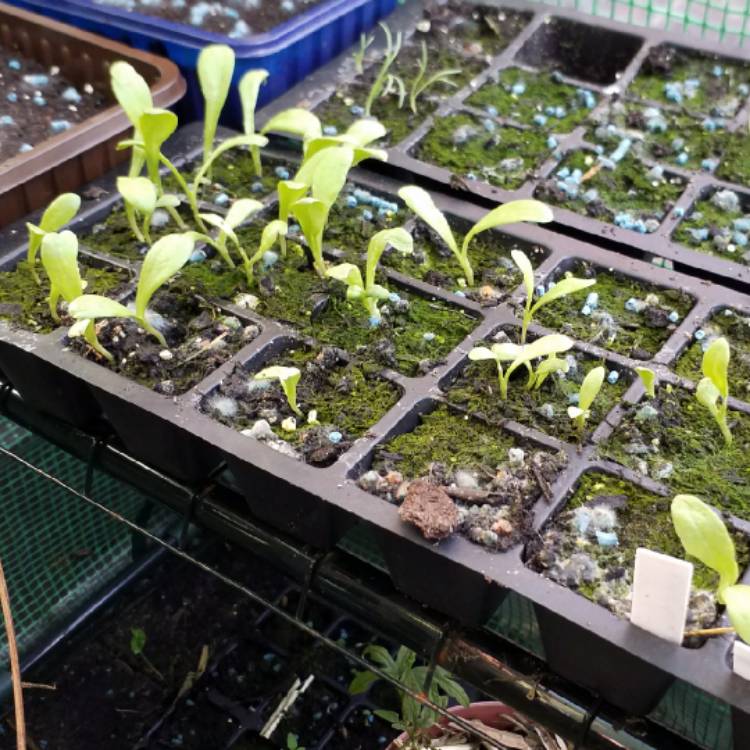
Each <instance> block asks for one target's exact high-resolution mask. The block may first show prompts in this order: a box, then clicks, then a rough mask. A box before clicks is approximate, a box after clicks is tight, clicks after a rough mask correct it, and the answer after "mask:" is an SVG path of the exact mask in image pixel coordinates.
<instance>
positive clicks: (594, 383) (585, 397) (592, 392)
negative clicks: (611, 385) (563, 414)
mask: <svg viewBox="0 0 750 750" xmlns="http://www.w3.org/2000/svg"><path fill="white" fill-rule="evenodd" d="M603 382H604V368H603V367H594V369H593V370H590V371H589V372H588V373H587V375H586V377H585V378H584V379H583V383H581V389H580V391H579V392H578V405H577V406H569V407H568V416H569V417H570V418H571V419H572V420H573V421H574V422H575V423H576V427H577V428H578V432H579V434H580V435H583V430H584V428H585V426H586V420H587V419H588V418H589V417H590V416H591V405H592V404H593V403H594V400H595V399H596V397H597V396H598V395H599V391H600V390H601V389H602V383H603Z"/></svg>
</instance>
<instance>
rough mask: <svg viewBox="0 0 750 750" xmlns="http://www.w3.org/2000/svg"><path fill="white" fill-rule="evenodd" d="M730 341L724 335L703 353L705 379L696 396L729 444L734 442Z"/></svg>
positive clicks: (697, 389)
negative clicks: (728, 415) (729, 422)
mask: <svg viewBox="0 0 750 750" xmlns="http://www.w3.org/2000/svg"><path fill="white" fill-rule="evenodd" d="M729 356H730V352H729V342H728V341H727V340H726V339H725V338H724V337H723V336H722V337H721V338H718V339H716V340H715V341H713V342H711V344H710V345H709V347H708V349H706V351H705V352H704V353H703V364H702V370H703V375H704V377H703V379H702V380H701V381H700V382H699V383H698V387H697V388H696V390H695V397H696V398H697V399H698V401H699V402H700V403H701V404H702V405H703V406H705V407H706V409H708V411H709V412H710V413H711V416H712V417H713V418H714V419H715V420H716V424H718V425H719V429H720V430H721V434H722V435H723V436H724V440H725V442H726V444H727V445H731V443H732V432H731V430H730V429H729V424H728V423H727V414H728V410H729Z"/></svg>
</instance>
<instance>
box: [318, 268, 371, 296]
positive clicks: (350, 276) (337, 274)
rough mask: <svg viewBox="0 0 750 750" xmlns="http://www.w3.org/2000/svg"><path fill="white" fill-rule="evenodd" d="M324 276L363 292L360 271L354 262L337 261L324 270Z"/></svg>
mask: <svg viewBox="0 0 750 750" xmlns="http://www.w3.org/2000/svg"><path fill="white" fill-rule="evenodd" d="M326 276H328V277H330V278H332V279H336V281H341V282H343V283H344V284H346V285H347V286H348V287H349V288H351V287H356V288H359V290H360V294H361V293H362V292H364V289H365V285H364V282H363V281H362V272H361V271H360V270H359V268H357V266H355V265H354V263H339V264H338V265H337V266H332V267H331V268H329V269H328V270H327V271H326Z"/></svg>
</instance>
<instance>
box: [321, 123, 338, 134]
mask: <svg viewBox="0 0 750 750" xmlns="http://www.w3.org/2000/svg"><path fill="white" fill-rule="evenodd" d="M338 132H339V129H338V128H337V127H336V126H335V125H326V126H325V127H324V128H323V135H338Z"/></svg>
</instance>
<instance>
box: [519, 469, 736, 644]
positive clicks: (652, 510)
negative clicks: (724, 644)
mask: <svg viewBox="0 0 750 750" xmlns="http://www.w3.org/2000/svg"><path fill="white" fill-rule="evenodd" d="M670 500H671V498H670V497H663V496H661V495H657V494H654V493H653V492H648V491H646V490H644V489H643V488H642V487H639V486H638V485H636V484H632V483H631V482H627V481H625V480H623V479H620V478H618V477H616V476H614V475H612V474H605V473H603V472H599V471H590V472H587V473H585V474H583V476H582V477H581V478H580V480H579V482H578V485H577V487H576V488H575V490H574V491H573V493H572V496H571V497H570V499H569V500H568V502H567V504H566V505H565V507H564V509H563V510H562V512H561V513H560V514H559V515H558V516H557V517H556V518H555V519H554V520H553V521H552V523H551V524H549V526H548V527H547V528H546V530H544V531H543V532H542V534H541V537H540V538H539V539H538V540H535V541H534V542H532V544H531V545H530V547H529V549H528V550H527V565H529V567H531V568H533V569H534V570H536V571H538V572H539V573H542V574H543V575H544V576H546V577H547V578H551V579H552V580H553V581H556V582H557V583H559V584H561V585H562V586H567V587H568V588H570V589H573V590H574V591H577V592H578V593H579V594H581V595H582V596H585V597H586V598H587V599H590V600H591V601H593V602H596V603H597V604H600V605H601V606H604V607H606V608H607V609H609V610H610V611H611V612H613V613H614V614H616V615H617V616H618V617H622V618H623V619H627V618H628V617H629V615H630V603H631V597H632V585H633V568H634V564H635V553H636V550H637V549H638V548H639V547H646V548H647V549H650V550H653V551H654V552H661V553H662V554H666V555H672V556H673V557H677V558H680V559H684V558H685V552H684V550H683V547H682V544H681V543H680V540H679V539H678V537H677V534H676V533H675V531H674V527H673V525H672V517H671V514H670V511H669V504H670ZM734 537H735V544H736V545H737V552H738V557H739V560H740V561H741V563H747V561H748V558H750V551H749V550H748V544H747V539H746V538H745V537H744V536H743V535H741V534H735V535H734ZM691 562H692V563H693V564H694V565H695V571H694V574H693V590H692V594H691V598H690V605H689V608H688V615H687V620H686V623H685V624H686V629H689V630H697V629H700V628H708V627H711V626H712V625H713V624H714V622H715V621H716V619H717V617H718V612H719V607H718V603H717V601H716V598H715V591H716V587H717V585H718V575H717V574H716V573H715V572H714V571H713V570H711V569H710V568H707V567H706V566H705V565H703V564H702V563H700V562H698V561H697V560H694V559H691ZM686 645H700V642H690V641H688V642H686Z"/></svg>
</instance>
